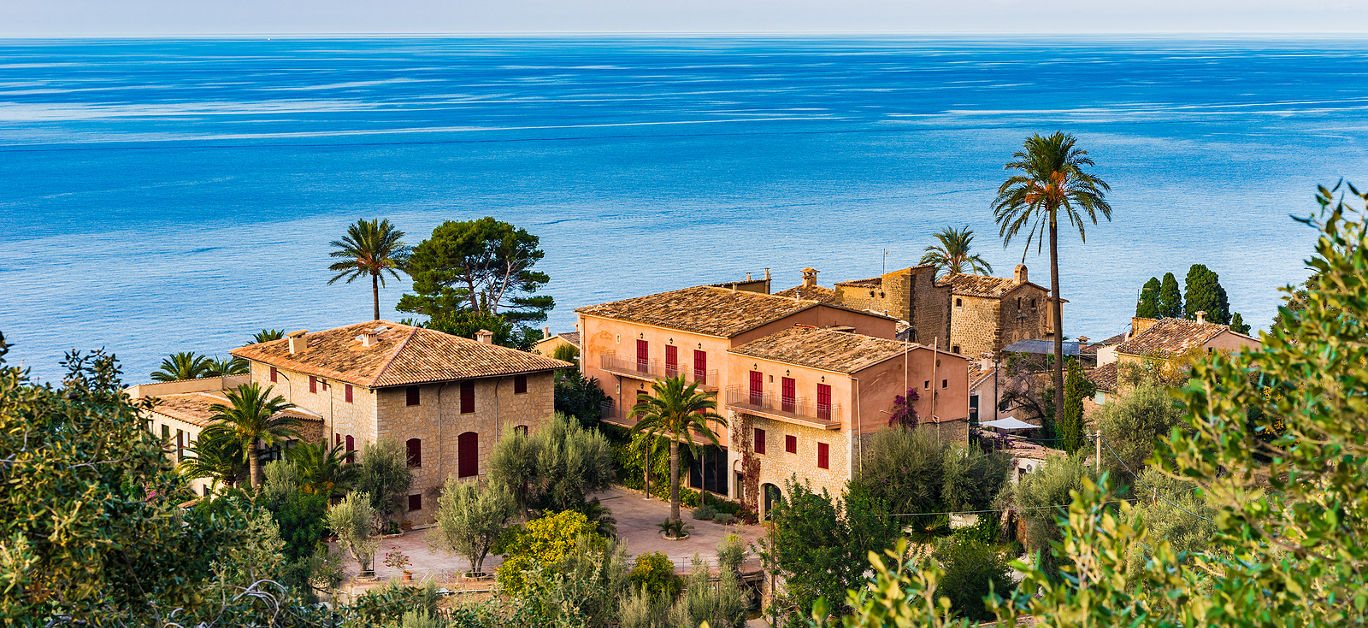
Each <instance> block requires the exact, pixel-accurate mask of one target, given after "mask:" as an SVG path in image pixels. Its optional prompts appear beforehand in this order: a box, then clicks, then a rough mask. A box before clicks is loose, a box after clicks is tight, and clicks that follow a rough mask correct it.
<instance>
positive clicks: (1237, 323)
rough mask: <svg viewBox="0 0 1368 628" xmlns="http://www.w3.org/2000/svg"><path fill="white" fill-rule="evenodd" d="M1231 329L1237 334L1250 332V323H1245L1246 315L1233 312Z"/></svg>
mask: <svg viewBox="0 0 1368 628" xmlns="http://www.w3.org/2000/svg"><path fill="white" fill-rule="evenodd" d="M1230 331H1233V332H1235V333H1237V334H1248V333H1249V325H1246V324H1245V322H1244V317H1243V316H1240V313H1239V312H1236V313H1234V314H1232V315H1231V317H1230Z"/></svg>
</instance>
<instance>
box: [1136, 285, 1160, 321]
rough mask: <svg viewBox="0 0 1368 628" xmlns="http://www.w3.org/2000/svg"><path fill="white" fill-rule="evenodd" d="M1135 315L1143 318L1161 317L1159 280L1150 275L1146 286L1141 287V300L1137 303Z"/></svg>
mask: <svg viewBox="0 0 1368 628" xmlns="http://www.w3.org/2000/svg"><path fill="white" fill-rule="evenodd" d="M1135 315H1136V316H1139V317H1141V318H1159V280H1158V279H1156V278H1154V277H1150V278H1149V281H1146V282H1145V287H1143V288H1141V289H1140V301H1139V302H1137V303H1136V304H1135Z"/></svg>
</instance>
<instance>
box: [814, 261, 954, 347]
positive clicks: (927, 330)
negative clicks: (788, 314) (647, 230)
mask: <svg viewBox="0 0 1368 628" xmlns="http://www.w3.org/2000/svg"><path fill="white" fill-rule="evenodd" d="M949 295H950V291H949V289H948V288H946V287H945V286H941V285H938V284H937V283H936V269H935V267H933V266H914V267H912V268H904V269H902V270H895V271H893V272H889V273H884V274H883V275H880V276H878V277H874V278H871V279H859V280H855V281H846V282H842V283H838V284H836V300H835V302H836V303H840V304H841V305H844V306H846V307H852V308H855V309H860V310H872V311H875V312H883V313H886V314H888V315H889V316H892V317H894V318H896V319H898V320H901V321H905V322H907V324H908V325H909V326H910V329H911V331H910V336H909V338H908V339H909V340H911V341H912V342H917V343H921V344H925V345H930V344H933V343H935V342H936V341H937V340H939V344H940V346H942V347H945V346H949V345H948V343H949V340H950V317H949V313H948V312H947V311H946V303H947V301H948V299H949Z"/></svg>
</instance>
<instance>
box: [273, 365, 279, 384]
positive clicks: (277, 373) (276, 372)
mask: <svg viewBox="0 0 1368 628" xmlns="http://www.w3.org/2000/svg"><path fill="white" fill-rule="evenodd" d="M279 377H280V371H277V370H276V367H274V366H272V367H271V383H272V384H274V383H277V382H279V381H280V380H279V379H277V378H279Z"/></svg>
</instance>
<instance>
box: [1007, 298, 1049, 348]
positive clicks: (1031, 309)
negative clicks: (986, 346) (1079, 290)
mask: <svg viewBox="0 0 1368 628" xmlns="http://www.w3.org/2000/svg"><path fill="white" fill-rule="evenodd" d="M1049 299H1050V293H1049V292H1048V291H1046V290H1044V289H1041V288H1037V287H1036V286H1034V285H1031V284H1023V285H1021V286H1018V287H1016V288H1014V289H1013V290H1012V291H1010V292H1008V293H1007V294H1005V295H1003V297H1002V307H1001V309H1000V312H1001V316H1002V318H1001V323H1000V325H1001V327H1000V329H1001V331H1000V332H999V333H998V337H999V343H1000V344H999V346H998V349H999V350H1001V348H1002V347H1005V346H1007V345H1009V344H1012V343H1014V342H1016V341H1018V340H1029V339H1033V338H1045V337H1047V336H1049V335H1050V331H1051V329H1053V323H1052V321H1051V320H1050V312H1051V310H1050V301H1049Z"/></svg>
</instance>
